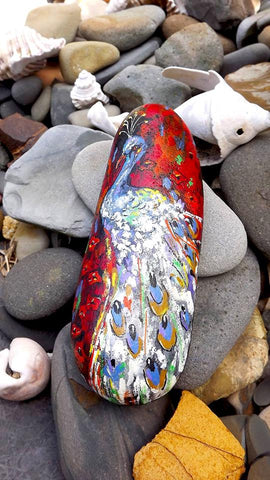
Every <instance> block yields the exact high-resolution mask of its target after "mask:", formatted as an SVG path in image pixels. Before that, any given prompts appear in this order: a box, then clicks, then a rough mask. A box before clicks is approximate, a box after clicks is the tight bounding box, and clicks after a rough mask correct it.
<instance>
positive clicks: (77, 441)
mask: <svg viewBox="0 0 270 480" xmlns="http://www.w3.org/2000/svg"><path fill="white" fill-rule="evenodd" d="M52 406H53V412H54V419H55V425H56V432H57V439H58V447H59V455H60V461H61V466H62V470H63V472H64V475H65V479H66V480H81V479H84V480H97V479H102V480H132V467H133V461H134V455H135V453H136V452H137V451H138V450H139V449H140V448H141V447H142V446H143V445H145V444H146V443H148V442H149V441H150V440H152V438H153V437H154V436H155V435H156V434H157V433H158V432H159V431H160V430H161V429H162V428H164V426H165V425H166V423H167V421H168V420H169V418H170V416H171V415H172V405H171V401H170V396H169V395H166V396H165V397H162V398H161V399H159V400H156V401H155V402H153V403H151V404H148V405H142V406H129V407H127V406H119V405H115V404H113V403H110V402H108V401H107V400H104V399H102V398H101V397H99V396H97V395H96V394H95V393H93V392H91V391H90V390H89V388H88V386H87V384H86V382H85V380H84V378H83V377H82V376H81V375H80V374H79V370H78V368H77V366H76V364H75V360H74V355H73V351H72V348H71V344H70V326H69V325H67V326H66V327H65V328H64V329H63V330H62V331H61V332H60V334H59V336H58V337H57V340H56V343H55V347H54V353H53V361H52Z"/></svg>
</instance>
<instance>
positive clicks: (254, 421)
mask: <svg viewBox="0 0 270 480" xmlns="http://www.w3.org/2000/svg"><path fill="white" fill-rule="evenodd" d="M246 442H247V458H248V463H249V464H250V463H252V462H253V461H254V460H255V459H256V458H257V457H259V456H262V455H270V430H269V428H268V426H267V424H266V423H265V421H264V420H262V419H261V418H260V417H258V415H251V417H249V418H248V420H247V425H246Z"/></svg>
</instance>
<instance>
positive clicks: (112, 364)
mask: <svg viewBox="0 0 270 480" xmlns="http://www.w3.org/2000/svg"><path fill="white" fill-rule="evenodd" d="M111 366H112V367H113V368H114V367H115V359H114V358H112V359H111Z"/></svg>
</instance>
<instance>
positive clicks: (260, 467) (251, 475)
mask: <svg viewBox="0 0 270 480" xmlns="http://www.w3.org/2000/svg"><path fill="white" fill-rule="evenodd" d="M269 478H270V456H268V457H262V458H258V460H256V462H254V463H253V464H252V465H251V467H250V469H249V472H248V477H247V480H269Z"/></svg>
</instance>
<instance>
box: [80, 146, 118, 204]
mask: <svg viewBox="0 0 270 480" xmlns="http://www.w3.org/2000/svg"><path fill="white" fill-rule="evenodd" d="M111 148H112V140H105V141H104V142H98V143H93V144H92V145H88V147H85V148H84V149H83V150H82V151H81V152H80V153H78V155H77V157H76V158H75V160H74V162H73V165H72V181H73V184H74V187H75V188H76V190H77V192H78V194H79V195H80V197H81V199H82V200H83V201H84V203H85V205H87V207H88V208H89V210H91V212H92V213H95V211H96V206H97V202H98V198H99V193H100V189H101V186H102V182H103V179H104V175H105V172H106V168H107V163H108V159H109V155H110V151H111Z"/></svg>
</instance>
